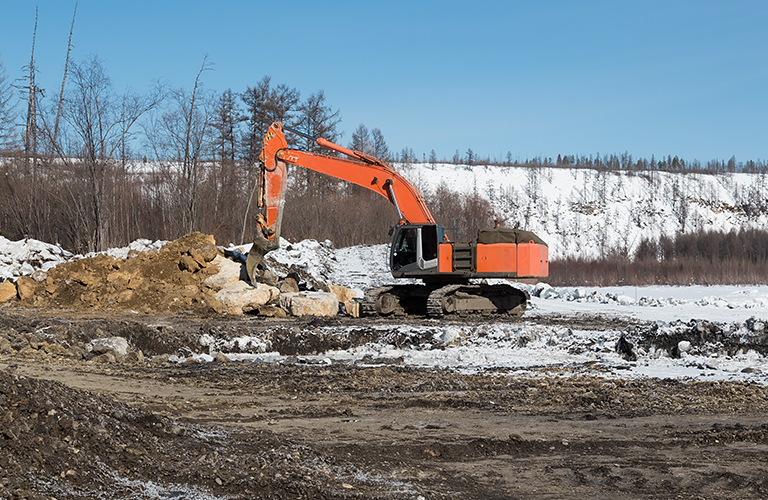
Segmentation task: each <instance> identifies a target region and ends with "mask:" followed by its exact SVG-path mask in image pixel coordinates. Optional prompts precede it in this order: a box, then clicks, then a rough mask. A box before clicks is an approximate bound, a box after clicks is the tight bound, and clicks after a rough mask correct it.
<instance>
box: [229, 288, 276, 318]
mask: <svg viewBox="0 0 768 500" xmlns="http://www.w3.org/2000/svg"><path fill="white" fill-rule="evenodd" d="M279 294H280V291H279V290H278V289H277V288H275V287H273V286H270V285H265V284H264V283H257V284H256V285H255V286H253V285H251V284H249V283H246V282H245V281H236V282H235V283H232V284H231V285H229V286H227V287H226V288H222V289H221V290H219V291H218V292H216V295H215V297H216V299H217V300H218V301H219V302H221V305H222V306H223V308H224V310H225V312H227V313H229V314H243V313H244V312H249V311H253V310H255V309H258V308H259V306H262V305H264V304H268V303H270V302H272V301H273V300H275V299H276V298H277V296H278V295H279Z"/></svg>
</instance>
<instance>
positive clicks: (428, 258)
mask: <svg viewBox="0 0 768 500" xmlns="http://www.w3.org/2000/svg"><path fill="white" fill-rule="evenodd" d="M442 238H443V228H442V227H441V226H438V225H435V224H425V225H410V224H405V225H401V226H397V227H395V228H394V235H393V237H392V247H391V255H390V268H391V269H392V274H393V276H395V277H400V276H405V275H411V276H415V275H417V274H432V273H435V272H437V248H438V247H437V245H438V242H439V241H441V240H442Z"/></svg>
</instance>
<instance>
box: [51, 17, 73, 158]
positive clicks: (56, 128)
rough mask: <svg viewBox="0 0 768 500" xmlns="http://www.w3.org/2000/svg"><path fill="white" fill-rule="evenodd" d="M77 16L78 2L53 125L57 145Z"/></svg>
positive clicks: (53, 141) (70, 32)
mask: <svg viewBox="0 0 768 500" xmlns="http://www.w3.org/2000/svg"><path fill="white" fill-rule="evenodd" d="M76 15H77V2H75V12H74V13H73V14H72V24H71V25H70V27H69V40H68V42H67V58H66V59H65V60H64V77H63V78H62V79H61V92H60V93H59V104H58V107H57V108H56V121H55V122H54V125H53V139H52V141H51V143H52V144H53V145H55V144H56V139H57V136H58V132H59V118H60V117H61V107H62V105H63V104H64V87H65V85H66V83H67V70H68V69H69V53H70V52H71V51H72V32H74V31H75V16H76Z"/></svg>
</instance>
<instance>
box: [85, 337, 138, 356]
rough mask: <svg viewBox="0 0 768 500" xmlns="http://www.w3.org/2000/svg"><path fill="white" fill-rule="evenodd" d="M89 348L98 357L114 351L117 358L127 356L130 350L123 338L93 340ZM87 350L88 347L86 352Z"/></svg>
mask: <svg viewBox="0 0 768 500" xmlns="http://www.w3.org/2000/svg"><path fill="white" fill-rule="evenodd" d="M89 347H90V351H91V352H92V353H93V354H95V355H97V356H98V355H100V354H104V353H107V352H110V351H114V352H115V353H116V355H117V356H125V355H126V354H128V351H129V350H130V347H129V346H128V341H127V340H125V339H124V338H123V337H109V338H104V339H96V340H92V341H91V342H90V344H89ZM87 349H88V347H86V350H87Z"/></svg>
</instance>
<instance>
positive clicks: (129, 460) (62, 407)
mask: <svg viewBox="0 0 768 500" xmlns="http://www.w3.org/2000/svg"><path fill="white" fill-rule="evenodd" d="M0 422H1V423H2V424H1V425H0V449H2V453H0V478H1V479H0V498H17V499H46V500H48V499H50V498H60V499H63V498H67V499H75V498H105V499H112V498H136V499H144V498H147V499H148V498H177V497H178V498H224V497H227V498H233V495H235V497H236V498H289V497H294V496H293V494H292V493H293V492H294V490H295V489H296V487H295V485H294V484H291V483H290V482H286V483H287V484H285V485H281V484H279V483H278V482H277V481H268V480H267V479H266V478H267V477H272V476H274V475H275V474H277V475H278V477H279V474H278V472H282V473H283V474H286V470H289V471H290V469H291V467H285V466H284V465H282V464H281V463H280V462H278V461H277V460H276V458H278V456H279V455H288V453H289V451H290V450H283V449H280V447H281V446H284V445H285V444H288V445H289V444H290V443H286V442H285V440H282V442H278V441H277V440H276V439H274V438H273V437H271V436H270V435H269V434H266V433H264V432H260V433H253V432H251V433H247V434H243V435H237V433H233V434H232V435H228V434H226V433H225V432H224V431H223V430H222V429H220V428H216V429H209V428H203V427H199V426H195V425H185V424H179V423H176V422H175V421H173V420H171V419H169V418H166V417H162V416H158V415H155V414H153V413H149V412H146V411H143V410H140V409H137V408H134V407H132V406H129V405H126V404H124V403H120V402H117V401H115V400H113V399H111V398H109V397H105V396H101V395H96V394H92V393H90V392H87V391H81V390H77V389H72V388H69V387H66V386H64V385H63V384H61V383H58V382H52V381H47V380H39V379H35V378H29V377H24V376H19V375H16V374H14V373H12V372H11V371H10V370H0ZM257 434H258V435H257ZM240 447H242V448H243V449H245V450H247V454H246V453H243V452H242V450H240V449H239V448H240ZM276 449H278V450H279V451H277V450H276ZM238 453H241V457H240V458H242V459H243V461H242V462H241V461H240V460H238V461H234V460H232V459H229V458H228V457H229V456H231V455H233V454H238ZM267 461H269V462H270V463H271V462H277V463H276V464H275V466H274V467H273V466H269V467H266V468H265V467H264V465H265V464H267ZM243 465H247V466H248V467H242V466H243ZM254 470H259V471H260V472H261V474H260V477H259V478H253V477H249V474H253V471H254ZM267 474H269V475H267ZM294 475H296V476H297V477H298V472H295V473H294ZM303 490H304V491H301V493H302V496H303V497H305V495H306V494H307V493H311V492H313V488H311V487H310V488H306V487H304V488H303ZM316 496H317V495H316Z"/></svg>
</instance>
